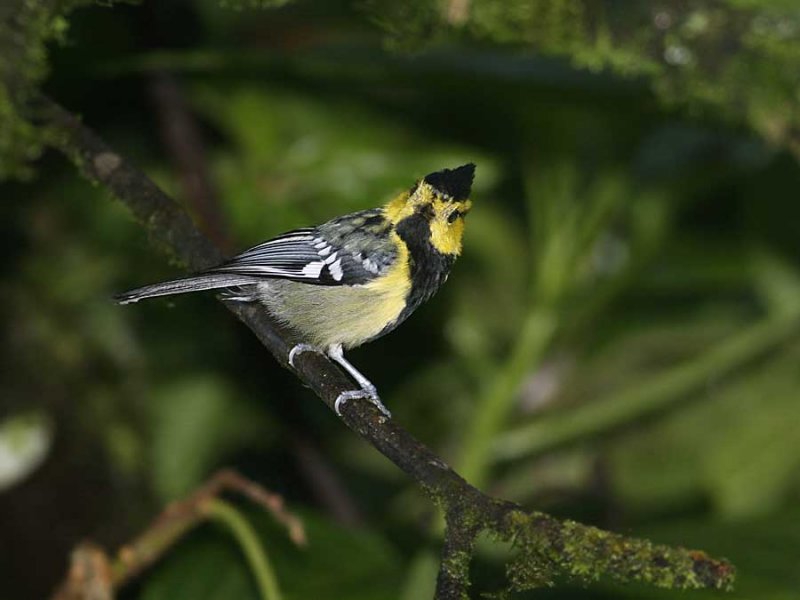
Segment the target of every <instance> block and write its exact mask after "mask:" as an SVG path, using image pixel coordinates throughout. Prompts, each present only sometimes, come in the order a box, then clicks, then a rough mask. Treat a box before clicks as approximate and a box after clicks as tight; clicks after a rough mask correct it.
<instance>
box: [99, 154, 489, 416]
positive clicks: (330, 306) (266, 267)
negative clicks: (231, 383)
mask: <svg viewBox="0 0 800 600" xmlns="http://www.w3.org/2000/svg"><path fill="white" fill-rule="evenodd" d="M474 177H475V165H474V164H473V163H468V164H465V165H462V166H460V167H457V168H453V169H442V170H440V171H436V172H433V173H430V174H428V175H426V176H425V177H423V178H421V179H419V180H417V182H416V183H415V184H414V185H413V186H412V187H411V188H410V189H409V190H408V191H405V192H403V193H401V194H399V195H398V196H396V197H395V198H394V199H392V200H391V201H389V202H388V203H387V204H385V205H383V206H381V207H378V208H371V209H367V210H361V211H358V212H354V213H350V214H346V215H342V216H339V217H336V218H334V219H332V220H330V221H327V222H326V223H323V224H321V225H317V226H315V227H302V228H300V229H294V230H292V231H289V232H286V233H283V234H281V235H278V236H277V237H275V238H272V239H270V240H268V241H266V242H263V243H261V244H258V245H256V246H254V247H252V248H250V249H248V250H245V251H244V252H242V253H240V254H237V255H236V256H234V257H233V258H230V259H228V260H226V261H225V262H223V263H222V264H219V265H217V266H215V267H212V268H210V269H207V270H204V271H201V272H199V273H195V274H193V275H189V276H187V277H182V278H180V279H174V280H170V281H165V282H161V283H155V284H152V285H146V286H144V287H139V288H136V289H132V290H130V291H127V292H123V293H121V294H118V295H116V296H115V297H114V299H115V300H116V301H117V302H118V303H120V304H131V303H135V302H138V301H140V300H143V299H145V298H155V297H158V296H167V295H173V294H184V293H188V292H199V291H206V290H220V292H221V295H222V298H223V299H224V300H227V301H233V302H258V303H260V304H261V305H263V306H264V307H265V308H266V309H267V311H268V312H269V313H270V314H271V315H272V317H273V318H275V319H276V320H277V321H279V322H280V323H282V324H283V325H284V326H286V327H287V328H288V330H289V332H290V333H291V334H292V337H294V338H296V339H295V340H293V341H296V342H297V343H295V345H294V346H293V347H292V349H291V351H290V353H289V364H290V365H291V366H292V367H293V368H294V367H295V365H294V360H295V359H296V357H297V356H298V355H299V354H300V353H302V352H308V351H313V352H318V353H321V354H324V355H326V356H327V357H328V358H329V359H331V360H333V361H334V362H336V363H337V364H339V365H340V366H341V367H342V368H344V370H345V371H346V372H347V373H348V374H349V375H350V376H351V377H352V378H353V380H354V381H355V382H356V383H357V384H358V386H359V387H358V389H355V390H350V391H346V392H342V393H341V394H340V395H339V396H338V397H337V398H336V401H335V403H334V410H335V412H336V414H337V415H339V416H340V417H341V408H342V406H343V405H344V403H345V402H347V401H348V400H351V399H354V398H365V399H367V400H369V401H370V402H372V403H373V404H374V405H375V406H376V407H377V408H378V409H379V410H380V411H381V412H382V413H383V414H384V415H385V416H386V417H389V418H390V417H391V413H390V412H389V410H388V409H387V408H386V407H385V406H384V405H383V403H382V402H381V400H380V397H379V396H378V392H377V388H376V387H375V385H374V384H373V383H372V382H371V381H370V380H369V379H367V377H366V376H364V375H363V374H362V373H361V372H360V371H359V370H358V369H356V367H355V366H354V365H353V364H351V363H350V362H349V361H348V360H347V359H346V358H345V357H344V351H345V350H350V349H352V348H355V347H357V346H360V345H362V344H364V343H367V342H370V341H372V340H375V339H377V338H379V337H381V336H384V335H386V334H387V333H389V332H391V331H392V330H394V329H395V328H396V327H397V326H398V325H400V324H401V323H402V322H403V321H405V320H406V319H407V318H408V317H409V316H410V315H411V313H413V312H414V311H415V310H416V309H417V308H419V306H420V305H421V304H422V303H424V302H426V301H427V300H428V299H430V298H431V297H432V296H433V295H434V294H435V293H436V292H437V291H438V290H439V288H440V287H441V286H442V284H444V282H445V281H446V280H447V278H448V275H449V273H450V270H451V268H452V266H453V264H454V263H455V260H456V258H458V256H459V255H460V254H461V250H462V238H463V233H464V220H465V216H466V215H467V213H468V212H469V211H470V209H471V208H472V200H471V199H470V196H471V191H472V183H473V180H474Z"/></svg>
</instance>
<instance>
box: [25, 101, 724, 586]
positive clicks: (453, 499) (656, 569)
mask: <svg viewBox="0 0 800 600" xmlns="http://www.w3.org/2000/svg"><path fill="white" fill-rule="evenodd" d="M39 109H40V115H41V117H42V118H43V123H44V125H46V126H48V127H50V128H54V129H55V130H57V131H58V135H57V136H54V139H55V143H54V145H55V147H56V148H58V149H59V150H60V151H61V152H63V153H64V154H65V155H66V156H67V157H68V158H69V159H70V160H71V161H72V162H73V163H74V164H75V165H76V167H78V169H79V170H80V171H81V172H82V173H83V175H84V176H85V177H87V178H88V179H90V180H91V181H93V182H95V183H97V184H99V185H102V186H104V187H106V188H108V189H109V191H110V192H111V193H112V194H113V195H114V196H115V197H116V198H117V199H119V200H120V201H121V202H123V203H124V204H125V205H126V206H127V207H128V208H129V209H130V210H131V212H132V213H133V215H134V216H135V217H136V219H137V220H138V221H139V222H140V223H141V224H142V225H143V226H144V227H145V228H146V229H147V231H148V232H149V234H150V236H151V238H152V240H153V241H154V242H155V243H157V244H158V245H160V246H162V247H165V248H166V249H167V250H169V251H170V252H171V253H172V254H173V255H174V256H176V257H177V258H178V259H179V260H181V261H182V262H183V263H184V264H185V265H186V266H187V267H188V268H190V269H193V270H196V269H201V268H204V267H208V266H210V265H213V264H215V263H217V262H219V261H220V260H221V259H222V255H221V253H220V252H219V251H218V250H217V248H216V247H214V245H213V244H211V242H209V241H208V240H207V239H206V238H205V237H204V236H203V235H202V234H201V233H200V232H199V231H198V230H197V228H196V227H195V226H194V224H193V223H192V221H191V219H190V218H189V217H188V215H187V214H186V213H185V212H184V211H183V209H181V208H180V206H178V205H177V204H176V203H175V202H174V201H173V200H172V199H171V198H170V197H169V196H167V195H166V194H165V193H164V192H163V191H161V190H160V189H159V188H158V187H157V186H156V185H155V184H154V183H153V182H152V181H151V180H150V179H149V178H148V177H147V176H146V175H145V174H144V173H142V172H141V171H139V170H138V169H137V168H136V167H134V166H133V165H132V164H131V163H130V162H129V161H128V160H126V159H125V158H124V157H123V156H122V155H120V154H119V153H117V152H115V151H114V150H112V149H111V148H110V147H109V146H108V145H107V144H105V142H103V141H102V140H101V139H100V138H99V137H98V136H97V135H96V134H95V133H94V132H92V131H91V130H90V129H89V128H87V127H86V126H84V125H83V124H82V123H81V121H80V119H78V118H77V117H75V116H74V115H72V114H70V113H69V112H67V111H65V110H64V109H62V108H61V107H60V106H58V105H56V104H55V103H53V102H52V101H49V100H47V99H45V98H43V99H41V102H40V103H39ZM226 306H227V308H228V309H229V310H230V311H231V312H233V313H234V314H235V315H236V316H237V317H238V318H239V319H240V320H241V321H242V322H243V323H244V324H245V325H247V326H248V327H249V328H250V329H251V330H252V331H253V333H255V335H256V336H257V337H258V338H259V340H261V342H262V343H263V344H264V346H265V347H266V348H267V349H268V350H269V351H270V352H271V353H272V354H273V355H274V356H275V358H276V359H277V360H278V362H279V363H280V364H281V365H283V366H284V367H286V368H290V367H289V364H288V352H289V346H288V343H287V341H286V337H285V335H284V332H283V331H282V329H281V327H280V326H279V325H277V324H276V323H275V322H274V321H273V320H272V319H271V317H270V316H269V314H268V313H267V312H266V311H265V310H264V309H263V308H261V307H259V306H253V305H243V304H239V303H228V304H226ZM296 363H297V369H296V373H297V376H298V377H299V378H300V379H301V381H302V382H303V383H304V384H306V385H307V386H308V387H310V388H311V389H312V390H313V391H314V393H316V394H317V395H318V396H319V397H320V398H321V399H322V400H323V402H325V404H327V405H328V407H329V408H331V409H333V404H334V402H335V400H336V397H337V396H338V395H339V394H340V393H341V392H343V391H346V390H348V389H350V388H351V387H352V384H351V383H350V382H349V380H348V379H347V377H345V375H344V374H343V373H342V372H341V371H340V370H339V369H338V368H337V367H336V366H335V365H334V364H333V363H331V362H330V361H328V360H327V359H326V358H325V357H323V356H321V355H318V354H314V353H303V354H301V355H300V356H299V357H298V359H297V360H296ZM342 420H343V421H344V423H345V424H346V425H347V426H348V427H349V428H350V429H352V430H353V431H355V432H357V433H358V434H359V435H361V437H363V438H364V439H365V440H366V441H368V442H369V443H370V444H371V445H372V446H373V447H374V448H375V449H377V450H378V451H379V452H381V453H382V454H384V455H385V456H386V457H387V458H389V460H391V461H392V462H394V463H395V464H396V465H397V466H398V467H399V468H400V469H402V470H403V471H405V472H406V473H407V474H408V475H409V476H410V477H411V478H412V479H413V480H414V481H415V482H416V483H417V484H418V485H419V486H420V487H421V488H422V489H423V490H424V491H425V492H426V494H427V495H428V496H429V497H430V498H431V499H432V500H433V501H434V502H435V503H436V505H437V506H439V507H440V508H441V510H442V511H443V513H444V515H445V518H446V523H447V527H446V531H445V542H444V547H443V554H442V562H441V565H440V571H439V577H438V581H437V591H436V598H437V599H439V600H444V599H455V598H458V599H460V598H466V597H467V590H468V588H469V563H470V561H471V558H472V555H473V551H474V545H475V540H476V539H477V536H478V535H479V534H481V533H489V534H492V535H493V536H494V537H496V538H498V539H500V540H506V541H508V542H511V543H513V545H514V547H515V548H516V553H515V557H514V558H513V559H512V561H511V562H510V563H509V564H508V576H509V584H508V590H510V591H515V590H522V589H529V588H531V587H537V586H542V585H549V584H552V582H553V581H554V580H555V578H556V577H559V576H567V577H573V578H579V579H582V580H586V581H592V580H594V579H597V578H598V577H600V576H601V575H603V574H606V575H609V576H611V577H613V578H615V579H618V580H620V581H642V582H646V583H650V584H653V585H658V586H662V587H677V588H685V589H692V588H713V589H729V588H730V587H731V584H732V582H733V577H734V569H733V566H732V565H730V564H729V563H727V562H726V561H724V560H718V559H713V558H710V557H709V556H707V555H706V554H705V553H703V552H698V551H690V550H685V549H682V548H672V547H666V546H657V545H654V544H652V543H651V542H649V541H647V540H639V539H634V538H627V537H623V536H620V535H617V534H614V533H610V532H606V531H602V530H599V529H596V528H594V527H589V526H586V525H581V524H579V523H574V522H572V521H560V520H558V519H556V518H554V517H551V516H548V515H545V514H542V513H537V512H534V513H527V512H526V511H524V510H523V509H522V508H521V507H520V506H518V505H516V504H513V503H511V502H507V501H504V500H499V499H495V498H492V497H490V496H487V495H486V494H484V493H482V492H481V491H480V490H478V489H477V488H475V487H473V486H471V485H470V484H469V483H467V482H466V481H465V480H464V479H463V478H462V477H461V476H460V475H459V474H458V473H456V472H455V471H454V470H453V469H452V468H451V467H450V466H449V465H447V464H446V463H445V462H444V461H442V459H441V458H439V457H438V456H437V455H436V454H434V453H433V452H432V451H431V450H430V449H429V448H427V447H426V446H425V445H423V444H422V443H421V442H419V441H418V440H417V439H416V438H414V437H413V436H412V435H411V434H410V433H409V432H408V431H406V430H405V429H403V428H402V427H400V425H399V424H398V423H396V422H395V421H393V420H391V419H387V418H386V417H385V416H384V415H383V414H382V413H380V411H378V410H377V409H376V408H375V406H374V405H372V404H371V403H370V402H368V401H366V400H354V401H351V402H348V403H347V404H345V405H344V407H343V408H342Z"/></svg>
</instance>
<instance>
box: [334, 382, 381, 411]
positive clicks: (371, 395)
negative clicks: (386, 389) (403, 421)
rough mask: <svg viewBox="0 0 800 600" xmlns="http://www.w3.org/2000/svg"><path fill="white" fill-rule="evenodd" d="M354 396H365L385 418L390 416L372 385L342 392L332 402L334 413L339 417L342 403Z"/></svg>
mask: <svg viewBox="0 0 800 600" xmlns="http://www.w3.org/2000/svg"><path fill="white" fill-rule="evenodd" d="M354 398H366V399H367V400H369V401H370V402H372V403H373V404H374V405H375V407H376V408H377V409H378V410H379V411H381V412H382V413H383V414H384V416H385V417H386V418H388V419H391V418H392V413H391V412H389V409H388V408H386V407H385V406H384V405H383V402H381V399H380V398H378V391H377V390H376V389H375V387H374V386H371V387H369V388H367V389H363V390H351V391H349V392H342V393H341V394H339V396H338V397H337V398H336V402H334V403H333V410H335V411H336V414H337V415H339V416H340V417H341V416H342V412H341V409H342V405H343V404H344V403H345V402H347V401H348V400H353V399H354Z"/></svg>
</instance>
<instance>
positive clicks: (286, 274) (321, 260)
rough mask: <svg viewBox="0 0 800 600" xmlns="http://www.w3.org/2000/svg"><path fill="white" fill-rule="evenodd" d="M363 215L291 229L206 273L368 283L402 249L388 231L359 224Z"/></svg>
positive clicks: (324, 283) (317, 283)
mask: <svg viewBox="0 0 800 600" xmlns="http://www.w3.org/2000/svg"><path fill="white" fill-rule="evenodd" d="M368 212H370V211H364V213H368ZM360 215H361V213H355V214H354V215H348V216H346V217H340V218H339V219H336V220H335V221H331V222H329V223H326V224H324V225H321V226H320V227H316V228H305V229H297V230H294V231H290V232H288V233H285V234H283V235H280V236H278V237H276V238H274V239H271V240H269V241H267V242H264V243H263V244H259V245H258V246H254V247H253V248H250V249H249V250H246V251H244V252H242V253H241V254H239V255H237V256H234V257H233V258H231V259H230V260H229V261H227V262H225V263H223V264H221V265H220V266H218V267H214V268H213V269H209V270H208V271H206V272H207V273H226V274H230V275H241V276H249V277H255V278H261V277H264V278H278V279H291V280H294V281H302V282H305V283H309V284H316V285H357V284H364V283H367V282H368V281H370V280H372V279H374V278H376V277H378V276H380V275H381V274H383V273H384V272H385V271H386V270H387V269H388V268H389V267H390V266H391V264H392V263H393V262H394V260H395V259H396V256H397V252H396V250H395V249H394V248H393V246H392V245H391V242H390V240H389V239H388V236H379V235H378V234H377V233H376V232H371V231H366V230H364V229H363V228H362V227H359V226H358V225H359V223H361V221H362V218H361V217H360ZM382 237H384V238H385V239H382Z"/></svg>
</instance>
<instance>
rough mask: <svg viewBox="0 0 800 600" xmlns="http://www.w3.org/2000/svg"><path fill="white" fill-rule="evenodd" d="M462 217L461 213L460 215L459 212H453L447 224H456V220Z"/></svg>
mask: <svg viewBox="0 0 800 600" xmlns="http://www.w3.org/2000/svg"><path fill="white" fill-rule="evenodd" d="M460 216H461V213H460V212H458V211H457V210H454V211H453V212H451V213H450V214H449V215H448V217H447V222H448V223H453V222H455V220H456V219H457V218H458V217H460Z"/></svg>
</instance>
